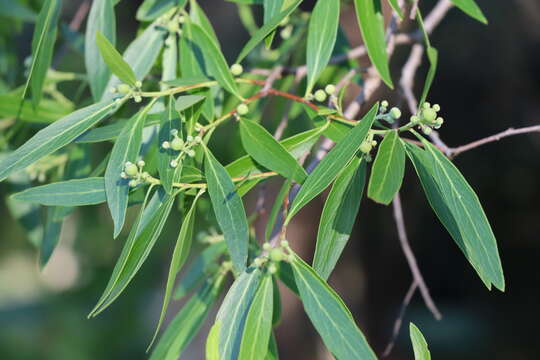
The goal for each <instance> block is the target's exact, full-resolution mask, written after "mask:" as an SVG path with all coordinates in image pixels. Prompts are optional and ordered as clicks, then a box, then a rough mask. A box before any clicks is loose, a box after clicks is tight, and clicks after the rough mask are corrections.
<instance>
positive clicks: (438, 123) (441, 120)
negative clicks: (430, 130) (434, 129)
mask: <svg viewBox="0 0 540 360" xmlns="http://www.w3.org/2000/svg"><path fill="white" fill-rule="evenodd" d="M443 123H444V119H443V118H442V117H440V116H439V117H438V118H437V120H435V124H437V125H439V126H441V125H442V124H443Z"/></svg>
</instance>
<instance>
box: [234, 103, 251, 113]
mask: <svg viewBox="0 0 540 360" xmlns="http://www.w3.org/2000/svg"><path fill="white" fill-rule="evenodd" d="M236 111H237V112H238V115H246V114H247V113H248V112H249V108H248V106H247V105H246V104H240V105H238V107H237V108H236Z"/></svg>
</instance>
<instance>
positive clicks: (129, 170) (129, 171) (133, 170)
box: [124, 161, 139, 177]
mask: <svg viewBox="0 0 540 360" xmlns="http://www.w3.org/2000/svg"><path fill="white" fill-rule="evenodd" d="M124 171H125V173H126V175H127V176H129V177H133V176H137V174H138V173H139V169H138V168H137V166H136V165H135V164H132V163H130V162H129V161H128V162H126V164H125V166H124Z"/></svg>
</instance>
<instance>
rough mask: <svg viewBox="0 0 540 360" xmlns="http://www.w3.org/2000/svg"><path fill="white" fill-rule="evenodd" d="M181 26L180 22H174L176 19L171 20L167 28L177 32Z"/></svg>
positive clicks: (171, 31)
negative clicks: (179, 25)
mask: <svg viewBox="0 0 540 360" xmlns="http://www.w3.org/2000/svg"><path fill="white" fill-rule="evenodd" d="M179 29H180V28H179V27H178V23H177V22H174V21H171V22H169V23H168V24H167V30H168V31H169V32H170V33H175V32H177V31H178V30H179Z"/></svg>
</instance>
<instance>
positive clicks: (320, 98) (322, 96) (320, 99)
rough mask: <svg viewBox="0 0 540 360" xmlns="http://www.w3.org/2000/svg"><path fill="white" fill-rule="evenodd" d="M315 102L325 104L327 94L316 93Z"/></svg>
mask: <svg viewBox="0 0 540 360" xmlns="http://www.w3.org/2000/svg"><path fill="white" fill-rule="evenodd" d="M315 100H317V101H318V102H323V101H324V100H326V93H325V92H324V90H317V91H315Z"/></svg>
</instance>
